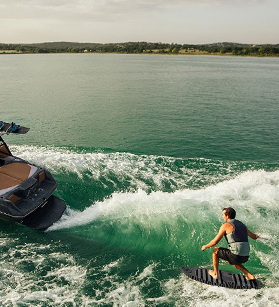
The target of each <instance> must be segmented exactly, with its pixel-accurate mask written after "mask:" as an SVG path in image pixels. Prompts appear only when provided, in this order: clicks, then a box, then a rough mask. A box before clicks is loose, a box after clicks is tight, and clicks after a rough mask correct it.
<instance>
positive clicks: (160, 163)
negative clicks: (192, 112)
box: [11, 146, 253, 192]
mask: <svg viewBox="0 0 279 307" xmlns="http://www.w3.org/2000/svg"><path fill="white" fill-rule="evenodd" d="M11 148H12V151H13V152H14V154H15V155H16V156H19V157H21V158H23V159H25V160H27V161H30V162H31V163H34V164H38V165H40V166H43V167H46V168H47V169H49V170H50V171H51V172H52V173H53V174H59V173H65V172H67V173H68V174H76V175H77V176H78V177H79V178H80V179H82V180H85V182H90V181H91V182H93V181H98V182H99V183H101V184H102V186H103V188H106V186H107V185H109V184H111V186H112V188H113V189H114V190H118V189H119V187H121V189H123V187H124V186H125V189H126V190H128V191H136V190H138V189H142V190H145V191H147V192H150V191H153V190H159V191H168V192H169V191H176V190H178V189H185V188H188V187H189V186H191V187H193V188H198V187H200V186H207V185H209V184H213V183H216V182H219V181H221V180H225V179H229V178H231V177H232V176H234V175H236V174H238V173H239V172H240V171H243V170H245V169H246V168H247V167H250V168H252V167H253V166H252V165H248V166H247V165H246V164H245V163H243V164H241V163H235V162H227V163H225V162H223V161H212V160H207V159H187V160H183V159H179V158H172V157H164V156H146V155H135V154H131V153H120V152H112V153H104V152H76V151H73V150H68V149H65V148H49V147H48V148H47V147H35V146H11Z"/></svg>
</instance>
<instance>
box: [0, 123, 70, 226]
mask: <svg viewBox="0 0 279 307" xmlns="http://www.w3.org/2000/svg"><path fill="white" fill-rule="evenodd" d="M28 131H29V128H26V127H22V126H20V125H16V124H14V123H5V122H3V121H0V218H3V219H8V220H13V221H16V222H18V223H21V224H23V225H25V226H27V227H30V228H34V229H37V230H45V229H47V228H48V227H50V226H51V225H53V224H54V223H55V222H56V221H58V220H59V219H60V218H61V216H62V214H63V212H64V211H65V209H66V204H65V202H64V201H63V200H62V199H59V198H57V197H55V196H53V195H52V194H53V193H54V191H55V189H56V188H57V183H56V181H55V180H54V178H53V177H52V175H51V174H50V172H49V171H47V170H46V169H44V168H41V167H39V166H37V165H34V164H32V163H29V162H28V161H25V160H23V159H21V158H18V157H15V156H14V155H13V154H12V153H11V151H10V149H9V147H8V145H7V144H6V143H5V142H4V140H3V138H2V135H4V134H9V133H13V134H25V133H27V132H28Z"/></svg>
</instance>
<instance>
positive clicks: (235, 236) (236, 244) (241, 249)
mask: <svg viewBox="0 0 279 307" xmlns="http://www.w3.org/2000/svg"><path fill="white" fill-rule="evenodd" d="M235 216H236V212H235V210H234V209H233V208H231V207H229V208H224V209H223V218H224V221H225V223H224V224H223V225H222V226H221V227H220V230H219V232H218V234H217V235H216V237H215V238H214V239H213V240H212V241H210V242H209V243H208V244H206V245H203V246H202V249H201V250H202V251H205V250H206V249H207V248H209V247H212V246H215V245H216V244H217V243H218V242H219V241H220V240H221V239H222V238H223V236H225V238H226V240H227V242H228V244H229V248H224V247H215V248H214V249H213V254H212V259H213V268H214V270H209V271H208V272H209V274H210V275H211V276H212V277H213V278H215V279H217V278H218V266H219V258H221V259H224V260H225V261H226V262H227V263H229V264H231V265H233V266H234V267H235V268H236V269H238V270H241V271H242V272H243V273H244V274H245V275H246V276H247V277H246V278H247V279H248V280H252V279H255V276H254V275H253V274H251V273H250V272H249V271H248V270H247V269H246V268H245V267H244V266H243V265H242V263H245V262H247V261H248V259H249V252H250V246H249V242H248V236H249V237H250V238H252V239H254V240H256V239H258V238H259V235H257V234H254V233H253V232H251V231H250V230H249V229H248V228H247V227H246V226H245V225H244V224H243V223H242V222H240V221H238V220H236V219H235Z"/></svg>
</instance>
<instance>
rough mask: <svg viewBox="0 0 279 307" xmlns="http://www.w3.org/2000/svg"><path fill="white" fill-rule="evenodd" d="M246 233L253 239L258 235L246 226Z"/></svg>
mask: <svg viewBox="0 0 279 307" xmlns="http://www.w3.org/2000/svg"><path fill="white" fill-rule="evenodd" d="M247 234H248V236H249V237H250V238H252V239H254V240H257V239H258V238H259V237H260V236H259V235H257V234H255V233H253V232H252V231H250V230H249V229H248V228H247Z"/></svg>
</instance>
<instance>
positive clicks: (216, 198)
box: [0, 54, 279, 307]
mask: <svg viewBox="0 0 279 307" xmlns="http://www.w3.org/2000/svg"><path fill="white" fill-rule="evenodd" d="M278 84H279V59H277V58H249V57H245V58H241V57H218V56H168V55H166V56H164V55H156V56H155V55H116V54H111V55H110V54H49V55H1V56H0V119H1V120H4V121H14V122H16V123H18V124H21V125H23V126H27V127H30V128H31V129H30V131H29V133H28V134H27V135H18V136H16V135H8V136H6V137H5V141H6V142H7V143H8V144H10V147H11V150H12V152H13V153H14V155H16V156H19V157H21V158H23V159H26V160H28V161H30V162H31V163H34V164H37V165H40V166H43V167H45V168H47V169H48V170H50V171H51V173H52V174H53V176H54V178H55V179H56V181H57V183H58V189H57V191H56V195H57V196H59V197H61V198H63V199H64V200H65V201H66V203H67V206H68V208H67V211H66V212H65V214H64V215H63V217H62V219H61V220H60V221H59V222H57V223H56V224H54V225H53V226H52V227H51V228H50V229H48V230H47V231H45V232H37V231H34V230H32V229H28V228H26V227H24V226H22V225H19V224H15V223H12V222H8V221H4V220H1V222H0V253H1V267H0V306H5V307H7V306H8V307H9V306H12V307H14V306H16V307H23V306H24V307H25V306H42V307H46V306H61V307H68V306H69V307H70V306H71V307H72V306H84V307H89V306H90V307H91V306H113V307H116V306H117V307H118V306H126V307H131V306H162V307H163V306H166V307H167V306H224V304H225V306H265V307H269V306H276V305H278V304H279V299H278V297H279V274H278V272H279V260H278V253H279V245H278V236H279V226H278V218H279V156H278V152H279V95H278V94H279V90H278V88H279V87H278ZM227 206H232V207H233V208H235V209H236V211H237V218H239V219H240V220H242V221H243V222H244V223H245V224H246V225H247V226H248V227H249V228H250V229H251V230H252V231H253V232H255V233H258V234H261V235H262V236H263V238H264V239H262V240H257V241H253V240H250V243H251V257H250V260H249V262H248V263H247V265H246V266H247V268H248V269H249V270H250V271H251V272H252V273H254V274H255V275H256V277H257V278H259V279H260V280H261V281H262V282H263V284H264V287H263V288H262V289H261V290H232V289H227V288H218V287H212V286H208V285H204V284H201V283H198V282H195V281H193V280H190V279H188V278H187V277H186V276H185V275H183V274H181V273H180V271H179V267H180V266H204V267H208V268H209V267H211V266H212V263H211V261H212V260H211V249H207V250H206V251H205V252H201V246H202V245H204V244H206V243H208V242H209V241H210V240H211V239H212V238H213V237H214V236H215V235H216V233H217V231H218V229H219V227H220V226H221V224H222V222H223V221H222V208H223V207H227ZM219 245H222V246H226V243H225V240H222V241H221V242H220V243H219ZM220 268H221V269H224V270H232V271H234V272H236V269H234V268H232V267H231V266H229V265H228V264H225V263H224V262H221V265H220Z"/></svg>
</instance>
